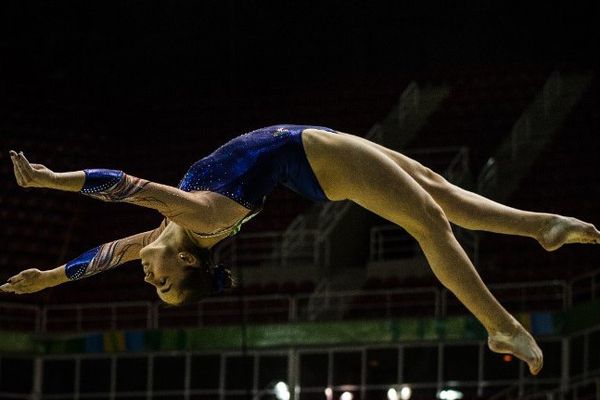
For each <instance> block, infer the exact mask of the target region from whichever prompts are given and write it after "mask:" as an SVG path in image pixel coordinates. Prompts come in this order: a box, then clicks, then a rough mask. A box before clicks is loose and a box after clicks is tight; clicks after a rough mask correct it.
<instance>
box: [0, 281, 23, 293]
mask: <svg viewBox="0 0 600 400" xmlns="http://www.w3.org/2000/svg"><path fill="white" fill-rule="evenodd" d="M0 290H2V291H4V292H7V293H14V294H22V293H23V292H21V291H20V290H19V289H18V288H17V287H15V286H14V285H13V284H11V283H8V282H7V283H5V284H4V285H2V286H0Z"/></svg>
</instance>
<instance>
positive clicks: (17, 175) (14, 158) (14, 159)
mask: <svg viewBox="0 0 600 400" xmlns="http://www.w3.org/2000/svg"><path fill="white" fill-rule="evenodd" d="M17 157H18V155H17V153H16V152H14V151H12V150H11V151H10V159H11V161H12V163H13V170H14V173H15V179H16V180H17V184H18V185H19V186H24V184H25V183H24V181H23V175H22V173H21V171H20V168H19V163H18V161H17Z"/></svg>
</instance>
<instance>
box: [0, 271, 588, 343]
mask: <svg viewBox="0 0 600 400" xmlns="http://www.w3.org/2000/svg"><path fill="white" fill-rule="evenodd" d="M599 276H600V270H599V271H596V272H594V273H592V274H587V275H585V276H583V277H580V278H577V279H575V280H573V281H571V282H565V281H543V282H531V283H507V284H496V285H490V290H491V291H492V292H493V293H494V294H495V295H496V297H498V299H499V300H500V302H502V303H503V304H505V305H506V306H507V307H508V308H509V309H510V310H512V311H514V312H522V311H535V310H540V311H542V310H565V309H567V308H568V307H570V306H571V305H572V304H573V303H574V297H573V296H577V293H581V291H579V290H573V287H574V286H576V287H583V286H581V285H582V282H586V285H584V286H589V287H592V286H593V287H594V288H595V290H596V291H597V290H598V289H597V286H596V284H595V283H592V282H594V280H597V279H598V277H599ZM585 293H592V292H590V291H586V292H585ZM595 296H596V297H591V296H586V297H585V299H584V300H588V299H590V298H598V297H597V293H596V295H595ZM575 300H577V297H575ZM575 303H577V302H575ZM315 305H317V308H318V311H319V312H315ZM324 305H325V306H324ZM465 313H467V311H466V310H465V309H464V308H463V306H462V305H461V304H460V303H459V302H458V300H457V299H456V298H454V296H449V292H448V291H447V290H446V289H444V288H438V287H424V288H399V289H392V290H371V291H360V290H358V291H341V292H332V291H329V290H323V291H318V292H315V293H310V294H300V295H296V296H290V295H279V294H275V295H254V296H244V295H238V296H224V297H215V298H209V299H206V300H204V301H202V302H200V303H198V304H196V305H193V306H185V307H164V306H163V305H162V304H158V303H151V302H119V303H116V302H115V303H94V304H64V305H47V306H42V307H35V306H31V305H19V304H11V303H8V304H7V303H0V321H1V322H2V324H0V330H15V331H28V332H38V333H46V332H83V331H106V330H115V329H117V330H123V329H155V328H166V327H186V326H206V325H223V324H239V323H242V322H244V321H251V322H252V323H286V322H295V321H314V320H352V319H357V318H400V317H410V316H415V315H417V316H431V317H445V316H448V315H454V314H465Z"/></svg>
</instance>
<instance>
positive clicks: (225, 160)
mask: <svg viewBox="0 0 600 400" xmlns="http://www.w3.org/2000/svg"><path fill="white" fill-rule="evenodd" d="M308 128H316V129H321V130H325V131H327V132H333V133H335V131H334V130H333V129H330V128H325V127H320V126H308V125H274V126H269V127H267V128H261V129H257V130H255V131H252V132H249V133H246V134H244V135H241V136H238V137H236V138H234V139H232V140H230V141H229V142H227V143H226V144H224V145H223V146H221V147H219V148H218V149H217V150H216V151H214V152H213V153H212V154H210V155H208V156H207V157H204V158H203V159H201V160H199V161H197V162H196V163H194V165H192V166H191V167H190V169H189V170H188V171H187V173H186V174H185V176H184V177H183V179H182V180H181V182H180V184H179V188H180V189H182V190H185V191H188V192H191V191H197V190H208V191H211V192H216V193H220V194H222V195H224V196H227V197H229V198H231V199H232V200H235V201H236V202H238V203H239V204H241V205H243V206H244V207H246V208H248V209H250V210H257V209H260V208H261V207H262V204H263V201H264V198H265V196H266V195H268V194H269V193H271V191H272V190H273V189H274V188H275V186H276V185H277V184H278V183H281V184H283V185H285V186H287V187H288V188H290V189H292V190H293V191H295V192H297V193H299V194H301V195H302V196H304V197H307V198H308V199H310V200H313V201H327V200H328V199H327V197H326V196H325V193H324V192H323V189H322V188H321V185H319V182H318V181H317V178H316V177H315V174H314V173H313V170H312V169H311V167H310V165H309V163H308V160H307V159H306V154H305V152H304V147H303V145H302V131H303V130H305V129H308Z"/></svg>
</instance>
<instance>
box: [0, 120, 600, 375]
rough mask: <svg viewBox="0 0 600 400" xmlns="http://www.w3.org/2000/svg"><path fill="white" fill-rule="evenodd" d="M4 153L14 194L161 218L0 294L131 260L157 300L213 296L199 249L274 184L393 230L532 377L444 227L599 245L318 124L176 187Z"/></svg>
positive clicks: (519, 338) (260, 141)
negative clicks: (133, 209)
mask: <svg viewBox="0 0 600 400" xmlns="http://www.w3.org/2000/svg"><path fill="white" fill-rule="evenodd" d="M10 156H11V159H12V162H13V164H14V173H15V178H16V180H17V183H18V184H19V185H20V186H23V187H41V188H51V189H58V190H66V191H73V192H81V193H83V194H84V195H88V196H91V197H94V198H97V199H100V200H104V201H111V202H128V203H133V204H136V205H139V206H142V207H148V208H153V209H155V210H157V211H158V212H160V213H161V214H162V215H163V216H164V217H165V219H164V221H163V223H162V224H161V225H160V226H159V227H158V228H156V229H154V230H151V231H147V232H143V233H139V234H136V235H133V236H130V237H127V238H123V239H119V240H116V241H113V242H110V243H106V244H103V245H101V246H98V247H96V248H94V249H92V250H89V251H87V252H86V253H84V254H82V255H81V256H79V257H77V258H76V259H74V260H72V261H70V262H68V263H66V264H65V265H61V266H60V267H57V268H55V269H52V270H46V271H40V270H38V269H27V270H25V271H22V272H20V273H19V274H17V275H15V276H13V277H11V278H9V279H8V281H7V282H6V283H5V284H3V285H2V286H0V289H2V290H4V291H6V292H12V293H17V294H22V293H31V292H35V291H39V290H42V289H44V288H47V287H52V286H56V285H59V284H61V283H64V282H67V281H69V280H76V279H80V278H85V277H88V276H90V275H93V274H96V273H98V272H101V271H105V270H107V269H110V268H113V267H116V266H117V265H119V264H122V263H125V262H127V261H131V260H136V259H141V263H142V266H143V269H144V273H145V279H144V280H145V281H146V282H148V283H150V284H152V285H154V286H155V287H156V291H157V294H158V296H159V297H160V299H162V300H163V301H164V302H166V303H170V304H174V305H177V304H183V303H187V302H191V301H197V300H200V299H202V298H204V297H206V296H209V295H212V294H217V293H220V292H222V291H223V290H224V289H226V288H228V287H230V286H231V275H230V274H229V271H227V270H225V269H224V268H222V267H221V266H214V265H211V262H210V256H209V254H210V253H209V249H210V248H211V247H212V246H214V245H215V244H216V243H218V242H219V241H221V240H223V239H224V238H226V237H228V236H231V235H233V234H235V233H237V232H238V230H239V228H240V226H241V225H242V224H243V223H244V222H246V221H248V220H249V219H250V218H252V217H254V216H255V215H256V214H257V213H258V212H259V211H260V210H261V208H262V205H263V202H264V198H265V196H266V195H267V194H269V193H270V192H271V191H272V189H273V188H274V186H275V185H276V184H277V183H282V184H284V185H286V186H288V187H289V188H291V189H292V190H294V191H296V192H298V193H300V194H302V195H304V196H306V197H308V198H310V199H313V200H315V201H338V200H346V199H348V200H351V201H353V202H355V203H357V204H359V205H360V206H362V207H364V208H366V209H368V210H370V211H372V212H374V213H375V214H377V215H380V216H381V217H383V218H386V219H388V220H390V221H392V222H393V223H396V224H398V225H400V226H402V227H403V228H405V229H406V230H407V231H408V232H409V233H410V234H411V235H412V236H413V237H414V238H415V239H416V240H417V241H418V243H419V245H420V246H421V248H422V249H423V252H424V253H425V256H426V258H427V260H428V262H429V264H430V266H431V268H432V270H433V272H434V273H435V275H436V277H437V278H438V279H439V280H440V281H441V283H442V284H443V285H444V286H446V287H447V288H448V289H449V290H450V291H452V293H454V294H455V295H456V297H457V298H458V299H459V300H460V301H461V302H462V303H463V304H464V305H465V306H466V307H467V308H468V309H469V310H470V311H471V312H472V313H473V314H474V315H475V316H476V317H477V319H478V320H479V321H480V322H481V323H482V324H483V326H484V327H485V328H486V330H487V333H488V345H489V348H490V349H491V350H492V351H495V352H500V353H510V354H513V355H515V356H516V357H518V358H520V359H521V360H523V361H525V362H527V363H528V365H529V369H530V371H531V373H532V374H537V373H538V372H539V371H540V369H541V368H542V360H543V356H542V352H541V350H540V348H539V347H538V345H537V344H536V342H535V340H534V339H533V337H532V336H531V335H530V334H529V333H528V332H527V331H526V330H525V328H524V327H523V326H522V325H521V324H520V323H519V322H518V321H517V320H516V319H515V318H513V317H512V316H511V315H510V314H509V313H508V312H507V311H506V310H505V309H504V308H503V307H502V306H501V305H500V304H499V303H498V301H497V300H496V299H495V298H494V296H493V295H492V294H491V293H490V291H489V290H488V289H487V288H486V286H485V285H484V283H483V282H482V280H481V278H480V277H479V275H478V273H477V272H476V270H475V268H474V267H473V265H472V264H471V261H470V260H469V258H468V257H467V255H466V254H465V252H464V251H463V249H462V248H461V246H460V245H459V243H458V242H457V241H456V239H455V237H454V235H453V234H452V230H451V228H450V222H452V223H454V224H457V225H460V226H462V227H464V228H467V229H473V230H483V231H489V232H496V233H504V234H510V235H519V236H526V237H530V238H533V239H535V240H537V241H538V242H539V243H540V245H541V246H542V247H543V248H544V249H546V250H548V251H552V250H556V249H558V248H559V247H561V246H562V245H563V244H566V243H600V232H599V231H598V230H597V229H596V228H595V227H594V226H593V225H591V224H588V223H585V222H582V221H580V220H577V219H575V218H569V217H563V216H559V215H554V214H546V213H535V212H528V211H521V210H518V209H514V208H510V207H507V206H504V205H502V204H499V203H496V202H494V201H491V200H489V199H486V198H484V197H481V196H479V195H477V194H475V193H471V192H468V191H466V190H463V189H461V188H459V187H456V186H454V185H452V184H450V183H449V182H447V181H446V180H445V179H444V178H442V177H441V176H440V175H438V174H436V173H434V172H432V171H431V170H430V169H428V168H426V167H424V166H423V165H421V164H419V163H418V162H416V161H414V160H412V159H410V158H408V157H406V156H404V155H402V154H400V153H397V152H395V151H392V150H390V149H388V148H385V147H382V146H380V145H377V144H375V143H372V142H370V141H368V140H366V139H363V138H361V137H358V136H354V135H350V134H346V133H342V132H338V131H335V130H333V129H329V128H324V127H317V126H300V125H276V126H271V127H267V128H262V129H258V130H255V131H252V132H250V133H246V134H244V135H241V136H239V137H237V138H234V139H233V140H231V141H229V142H228V143H226V144H225V145H223V146H221V147H220V148H218V149H217V150H216V151H215V152H213V153H212V154H210V155H209V156H207V157H205V158H203V159H201V160H200V161H197V162H196V163H195V164H193V165H192V166H191V168H190V169H189V170H188V171H187V173H186V174H185V176H184V177H183V179H182V180H181V182H180V184H179V186H178V187H172V186H167V185H162V184H159V183H154V182H150V181H147V180H145V179H141V178H136V177H134V176H131V175H128V174H125V173H123V172H122V171H117V170H106V169H92V170H85V171H76V172H62V173H59V172H53V171H51V170H50V169H48V168H46V167H45V166H43V165H40V164H30V163H29V161H27V159H26V158H25V155H24V154H23V153H22V152H20V153H16V152H14V151H11V152H10Z"/></svg>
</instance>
